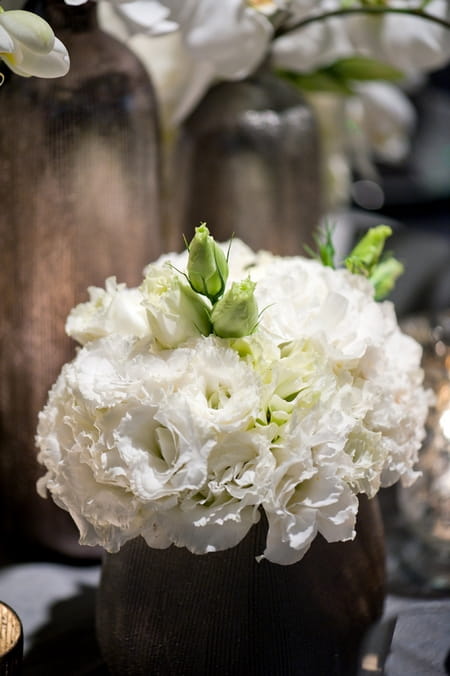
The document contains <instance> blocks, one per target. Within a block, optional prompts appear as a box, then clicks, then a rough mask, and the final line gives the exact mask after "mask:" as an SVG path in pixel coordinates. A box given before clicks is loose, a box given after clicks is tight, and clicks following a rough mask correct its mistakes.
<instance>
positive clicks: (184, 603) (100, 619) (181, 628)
mask: <svg viewBox="0 0 450 676" xmlns="http://www.w3.org/2000/svg"><path fill="white" fill-rule="evenodd" d="M266 528H267V526H266V523H265V521H264V520H263V519H261V521H260V522H259V523H258V524H256V525H255V526H253V527H252V528H251V530H250V531H249V533H248V534H247V536H246V537H245V538H244V540H242V542H240V543H239V544H238V545H237V546H236V547H233V548H231V549H227V550H225V551H221V552H214V553H210V554H203V555H196V554H191V553H190V552H189V551H188V550H186V549H184V548H177V547H175V546H171V547H169V548H168V549H161V550H159V549H151V548H150V547H148V546H147V544H146V543H145V541H144V540H143V538H137V539H135V540H132V541H131V542H128V543H127V544H126V545H125V546H124V547H123V548H122V549H121V550H120V551H119V552H118V553H117V554H106V555H105V557H104V559H103V566H102V577H101V582H100V588H99V592H98V598H97V637H98V642H99V646H100V649H101V652H102V655H103V658H104V660H105V663H106V665H107V667H108V671H109V673H110V674H111V676H148V674H151V675H152V676H178V675H179V674H183V676H199V675H201V676H204V675H205V676H206V674H220V676H241V675H242V674H246V676H268V675H269V674H270V676H313V675H314V676H354V674H355V673H356V669H357V663H358V655H359V651H360V648H361V642H362V639H363V637H364V636H365V634H366V632H367V630H368V628H369V627H370V625H371V624H372V623H374V622H376V620H377V619H378V618H379V616H380V615H381V612H382V607H383V599H384V545H383V542H384V541H383V527H382V523H381V518H380V513H379V509H378V503H377V500H376V498H374V499H372V500H368V499H367V498H366V497H365V496H363V497H362V498H361V499H360V510H359V513H358V521H357V536H356V539H355V540H354V541H353V542H338V543H328V542H326V541H325V540H324V539H323V538H322V537H321V536H317V537H316V539H315V540H314V542H313V543H312V546H311V548H310V550H309V551H308V552H307V553H306V555H305V556H304V558H303V559H302V560H301V561H299V562H298V563H294V564H292V565H288V566H281V565H277V564H274V563H271V562H269V561H266V560H262V561H260V562H257V561H256V559H255V557H256V556H257V555H259V554H261V552H262V551H263V549H264V545H265V538H266Z"/></svg>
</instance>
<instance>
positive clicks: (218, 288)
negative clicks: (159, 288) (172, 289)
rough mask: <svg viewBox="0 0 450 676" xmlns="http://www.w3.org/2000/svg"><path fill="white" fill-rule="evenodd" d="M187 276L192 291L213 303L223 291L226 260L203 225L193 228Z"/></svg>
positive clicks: (226, 268)
mask: <svg viewBox="0 0 450 676" xmlns="http://www.w3.org/2000/svg"><path fill="white" fill-rule="evenodd" d="M187 276H188V279H189V282H190V284H191V286H192V288H193V289H194V291H197V293H201V294H203V295H204V296H207V297H208V298H209V299H210V300H211V301H212V302H213V303H214V302H215V301H216V300H217V299H218V298H220V296H221V295H222V294H223V292H224V290H225V284H226V282H227V279H228V263H227V259H226V256H225V254H224V252H223V251H222V249H221V248H220V247H219V245H218V244H216V242H215V241H214V238H213V237H212V236H211V235H210V234H209V230H208V228H207V227H206V225H205V224H202V225H200V226H199V227H198V228H195V235H194V237H193V238H192V241H191V243H190V244H189V258H188V264H187Z"/></svg>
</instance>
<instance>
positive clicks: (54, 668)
mask: <svg viewBox="0 0 450 676" xmlns="http://www.w3.org/2000/svg"><path fill="white" fill-rule="evenodd" d="M96 591H97V590H96V588H95V587H91V586H87V585H80V590H79V593H78V594H77V595H75V596H72V597H71V598H68V599H65V600H63V601H58V602H57V603H55V604H54V605H53V606H52V607H51V610H50V619H49V622H48V623H47V624H45V625H44V626H42V627H41V628H40V629H39V630H38V631H37V632H36V633H35V634H34V635H33V636H32V637H31V647H30V648H29V650H28V651H27V653H26V655H25V658H24V662H23V671H22V676H108V673H109V672H108V670H107V668H106V666H105V665H104V664H103V660H102V657H101V655H100V651H99V648H98V644H97V639H96V634H95V599H96Z"/></svg>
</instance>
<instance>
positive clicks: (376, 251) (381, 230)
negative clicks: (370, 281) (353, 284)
mask: <svg viewBox="0 0 450 676" xmlns="http://www.w3.org/2000/svg"><path fill="white" fill-rule="evenodd" d="M391 235H392V229H391V228H390V227H389V226H388V225H377V226H376V227H375V228H370V230H368V232H367V233H366V234H365V235H364V237H363V238H362V239H361V240H360V241H359V242H358V244H357V245H356V246H355V248H354V249H353V250H352V251H351V252H350V255H349V256H347V258H346V259H345V265H346V267H347V269H348V270H350V272H352V273H354V274H358V275H364V276H365V277H369V276H370V275H371V274H372V272H373V270H374V268H375V266H376V265H377V263H378V261H379V260H380V256H381V254H382V253H383V248H384V243H385V241H386V239H387V238H388V237H390V236H391Z"/></svg>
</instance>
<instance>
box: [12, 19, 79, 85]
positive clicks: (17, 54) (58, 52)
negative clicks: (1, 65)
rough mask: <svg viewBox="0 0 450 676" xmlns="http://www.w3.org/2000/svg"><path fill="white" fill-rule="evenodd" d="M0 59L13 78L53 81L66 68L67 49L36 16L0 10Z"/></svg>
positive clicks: (67, 59) (42, 20)
mask: <svg viewBox="0 0 450 676" xmlns="http://www.w3.org/2000/svg"><path fill="white" fill-rule="evenodd" d="M0 58H1V59H2V60H3V61H5V63H6V64H7V65H8V67H9V68H10V69H11V70H12V71H13V72H14V73H16V74H17V75H22V76H25V77H29V76H32V75H35V76H36V77H43V78H53V77H61V76H63V75H65V74H66V73H67V72H68V70H69V67H70V59H69V55H68V52H67V49H66V48H65V46H64V45H63V43H62V42H61V40H59V39H58V38H57V37H55V34H54V33H53V30H52V29H51V28H50V26H49V25H48V23H47V22H46V21H44V19H42V18H41V17H40V16H38V15H37V14H34V13H33V12H28V11H26V10H21V9H17V10H13V9H12V10H7V11H4V10H3V9H2V8H0Z"/></svg>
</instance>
